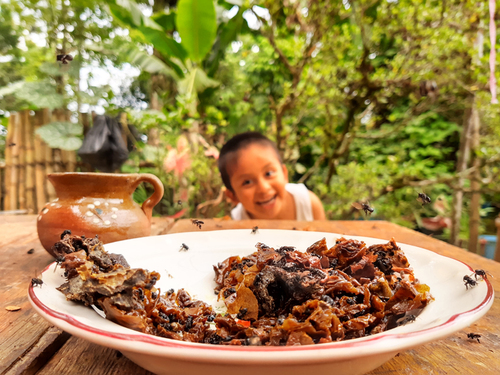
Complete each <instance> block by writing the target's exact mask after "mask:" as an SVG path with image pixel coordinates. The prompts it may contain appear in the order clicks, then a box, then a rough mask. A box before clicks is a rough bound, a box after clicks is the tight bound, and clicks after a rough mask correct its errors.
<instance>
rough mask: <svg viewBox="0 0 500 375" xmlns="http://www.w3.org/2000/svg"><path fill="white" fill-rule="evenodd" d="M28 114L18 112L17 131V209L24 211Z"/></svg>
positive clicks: (25, 111) (26, 112)
mask: <svg viewBox="0 0 500 375" xmlns="http://www.w3.org/2000/svg"><path fill="white" fill-rule="evenodd" d="M28 116H29V112H28V111H27V110H24V111H21V112H19V119H18V131H19V183H18V185H17V188H18V193H17V194H18V200H19V209H20V210H25V209H26V138H27V137H26V122H27V121H28Z"/></svg>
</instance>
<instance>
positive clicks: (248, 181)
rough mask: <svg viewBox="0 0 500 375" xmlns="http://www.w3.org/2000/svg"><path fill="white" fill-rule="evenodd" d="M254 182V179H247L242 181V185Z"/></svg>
mask: <svg viewBox="0 0 500 375" xmlns="http://www.w3.org/2000/svg"><path fill="white" fill-rule="evenodd" d="M251 183H252V180H245V181H243V182H242V183H241V185H242V186H246V185H250V184H251Z"/></svg>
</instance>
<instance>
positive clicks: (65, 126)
mask: <svg viewBox="0 0 500 375" xmlns="http://www.w3.org/2000/svg"><path fill="white" fill-rule="evenodd" d="M36 134H38V135H39V136H40V137H41V138H42V139H43V141H45V143H47V144H48V145H49V146H50V147H51V148H60V149H61V150H67V151H76V150H78V149H79V148H80V147H81V146H82V138H81V137H82V136H83V126H82V125H81V124H74V123H72V122H51V123H50V124H47V125H43V126H41V127H40V128H38V129H37V130H36Z"/></svg>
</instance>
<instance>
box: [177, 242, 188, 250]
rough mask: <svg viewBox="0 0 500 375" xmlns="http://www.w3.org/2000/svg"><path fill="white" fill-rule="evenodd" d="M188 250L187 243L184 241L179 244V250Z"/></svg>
mask: <svg viewBox="0 0 500 375" xmlns="http://www.w3.org/2000/svg"><path fill="white" fill-rule="evenodd" d="M188 250H189V246H188V245H186V244H185V243H183V244H182V245H181V248H180V249H179V251H188Z"/></svg>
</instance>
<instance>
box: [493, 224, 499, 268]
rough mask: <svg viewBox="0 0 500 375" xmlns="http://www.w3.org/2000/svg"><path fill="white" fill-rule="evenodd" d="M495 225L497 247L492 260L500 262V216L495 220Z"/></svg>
mask: <svg viewBox="0 0 500 375" xmlns="http://www.w3.org/2000/svg"><path fill="white" fill-rule="evenodd" d="M495 225H496V227H497V245H496V246H495V256H494V259H495V260H496V261H497V262H500V215H498V217H497V218H496V219H495Z"/></svg>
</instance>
